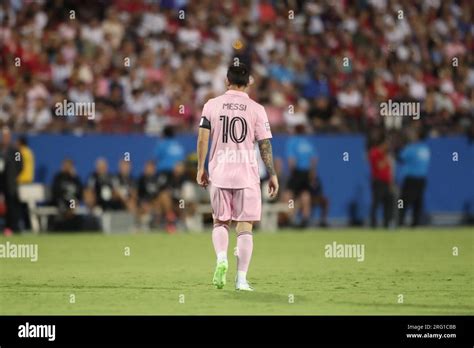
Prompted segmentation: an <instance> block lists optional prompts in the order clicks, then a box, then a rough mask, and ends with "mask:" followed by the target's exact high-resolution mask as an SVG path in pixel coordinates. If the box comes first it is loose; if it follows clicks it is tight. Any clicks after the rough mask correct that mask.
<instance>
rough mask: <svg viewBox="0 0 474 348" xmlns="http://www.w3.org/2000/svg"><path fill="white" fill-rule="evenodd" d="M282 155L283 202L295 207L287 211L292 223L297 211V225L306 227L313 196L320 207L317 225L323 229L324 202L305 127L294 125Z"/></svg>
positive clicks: (325, 213) (324, 217) (311, 146)
mask: <svg viewBox="0 0 474 348" xmlns="http://www.w3.org/2000/svg"><path fill="white" fill-rule="evenodd" d="M286 156H287V159H288V171H289V172H290V176H289V179H288V183H287V190H286V192H285V193H284V194H283V200H284V201H286V202H289V201H290V200H293V201H294V203H295V208H294V209H290V212H291V213H290V216H291V218H292V219H293V220H294V219H295V215H296V214H297V213H298V211H299V210H301V221H300V223H299V224H298V226H299V227H306V226H308V224H309V223H310V221H311V215H312V208H313V196H314V202H315V203H317V204H319V205H320V206H321V208H322V213H321V221H320V224H321V226H326V225H327V210H328V200H327V199H326V197H324V195H323V193H322V186H321V181H320V179H319V177H318V173H317V163H318V154H317V151H316V149H315V147H314V146H313V144H312V143H311V142H310V141H309V139H308V138H307V137H306V136H305V124H298V125H297V126H295V135H293V136H292V137H290V138H289V139H288V140H287V142H286Z"/></svg>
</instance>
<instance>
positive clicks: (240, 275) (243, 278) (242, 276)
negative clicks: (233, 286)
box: [237, 271, 247, 283]
mask: <svg viewBox="0 0 474 348" xmlns="http://www.w3.org/2000/svg"><path fill="white" fill-rule="evenodd" d="M237 282H239V283H246V282H247V272H243V271H238V272H237Z"/></svg>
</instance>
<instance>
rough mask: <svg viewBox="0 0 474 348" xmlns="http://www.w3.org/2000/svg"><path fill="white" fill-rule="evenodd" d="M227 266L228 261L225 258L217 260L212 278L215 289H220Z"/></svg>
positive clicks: (224, 281)
mask: <svg viewBox="0 0 474 348" xmlns="http://www.w3.org/2000/svg"><path fill="white" fill-rule="evenodd" d="M228 268H229V263H228V262H227V260H224V261H219V262H218V263H217V266H216V271H215V272H214V278H213V279H212V284H214V285H215V286H216V288H217V289H222V288H223V287H224V285H225V283H226V280H225V276H226V274H227V269H228Z"/></svg>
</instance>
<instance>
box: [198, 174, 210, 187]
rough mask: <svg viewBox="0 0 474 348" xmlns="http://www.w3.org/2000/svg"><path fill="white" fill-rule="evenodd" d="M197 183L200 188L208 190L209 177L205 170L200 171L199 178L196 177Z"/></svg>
mask: <svg viewBox="0 0 474 348" xmlns="http://www.w3.org/2000/svg"><path fill="white" fill-rule="evenodd" d="M196 182H197V183H198V185H199V186H202V187H204V188H206V187H207V185H209V177H208V175H207V172H206V170H205V169H200V170H198V172H197V176H196Z"/></svg>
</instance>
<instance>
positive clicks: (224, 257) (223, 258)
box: [217, 251, 227, 262]
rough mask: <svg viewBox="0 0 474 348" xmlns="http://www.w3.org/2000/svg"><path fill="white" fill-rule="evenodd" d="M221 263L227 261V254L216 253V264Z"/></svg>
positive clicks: (223, 252)
mask: <svg viewBox="0 0 474 348" xmlns="http://www.w3.org/2000/svg"><path fill="white" fill-rule="evenodd" d="M221 261H227V253H226V252H225V251H221V252H219V253H217V262H221Z"/></svg>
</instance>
